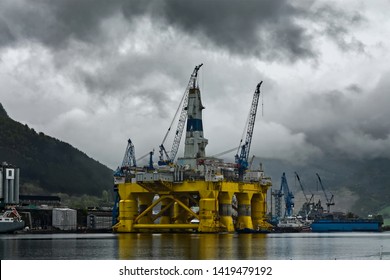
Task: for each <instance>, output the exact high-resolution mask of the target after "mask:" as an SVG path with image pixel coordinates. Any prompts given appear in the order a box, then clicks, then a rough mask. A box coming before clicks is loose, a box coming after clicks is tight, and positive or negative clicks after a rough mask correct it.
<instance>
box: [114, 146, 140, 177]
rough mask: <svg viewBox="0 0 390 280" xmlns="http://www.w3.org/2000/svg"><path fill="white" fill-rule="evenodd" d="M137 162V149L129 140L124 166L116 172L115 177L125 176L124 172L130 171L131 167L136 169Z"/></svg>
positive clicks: (123, 161)
mask: <svg viewBox="0 0 390 280" xmlns="http://www.w3.org/2000/svg"><path fill="white" fill-rule="evenodd" d="M136 166H137V161H136V159H135V148H134V144H133V142H131V140H130V139H129V140H127V147H126V151H125V155H124V156H123V160H122V164H121V166H120V167H118V168H117V170H116V171H115V174H114V176H123V172H124V171H126V170H129V169H130V167H136Z"/></svg>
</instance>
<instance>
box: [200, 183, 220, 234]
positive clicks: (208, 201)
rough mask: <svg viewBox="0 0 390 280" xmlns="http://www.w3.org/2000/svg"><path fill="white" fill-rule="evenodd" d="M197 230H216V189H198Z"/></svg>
mask: <svg viewBox="0 0 390 280" xmlns="http://www.w3.org/2000/svg"><path fill="white" fill-rule="evenodd" d="M199 194H200V200H199V228H198V230H199V232H218V231H219V224H218V223H217V221H216V220H217V214H218V191H213V190H201V191H199Z"/></svg>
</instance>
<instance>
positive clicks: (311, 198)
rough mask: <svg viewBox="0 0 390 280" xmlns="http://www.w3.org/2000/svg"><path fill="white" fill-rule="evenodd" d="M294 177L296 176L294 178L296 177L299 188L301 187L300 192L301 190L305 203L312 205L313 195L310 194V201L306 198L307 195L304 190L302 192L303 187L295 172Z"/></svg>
mask: <svg viewBox="0 0 390 280" xmlns="http://www.w3.org/2000/svg"><path fill="white" fill-rule="evenodd" d="M295 176H296V177H297V179H298V183H299V186H300V187H301V190H302V193H303V196H304V197H305V200H306V203H308V204H310V203H312V200H313V197H314V194H312V195H311V197H310V199H309V198H307V197H308V196H307V195H306V193H305V190H304V188H303V185H302V182H301V179H300V178H299V176H298V173H297V172H295Z"/></svg>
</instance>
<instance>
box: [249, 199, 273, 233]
mask: <svg viewBox="0 0 390 280" xmlns="http://www.w3.org/2000/svg"><path fill="white" fill-rule="evenodd" d="M251 205H252V222H253V226H254V228H255V229H262V230H269V229H270V226H271V225H270V224H268V223H267V222H266V201H265V196H264V194H263V193H256V194H254V195H253V197H252V204H251Z"/></svg>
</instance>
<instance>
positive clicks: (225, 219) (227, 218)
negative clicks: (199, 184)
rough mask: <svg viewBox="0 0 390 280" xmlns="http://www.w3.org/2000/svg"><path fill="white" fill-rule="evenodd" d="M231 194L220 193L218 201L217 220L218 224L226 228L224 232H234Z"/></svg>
mask: <svg viewBox="0 0 390 280" xmlns="http://www.w3.org/2000/svg"><path fill="white" fill-rule="evenodd" d="M233 195H234V193H233V192H220V193H219V196H218V201H219V218H220V220H219V221H220V223H221V224H222V225H224V226H225V227H226V231H228V232H234V224H233V218H232V212H233V211H232V199H233Z"/></svg>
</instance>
